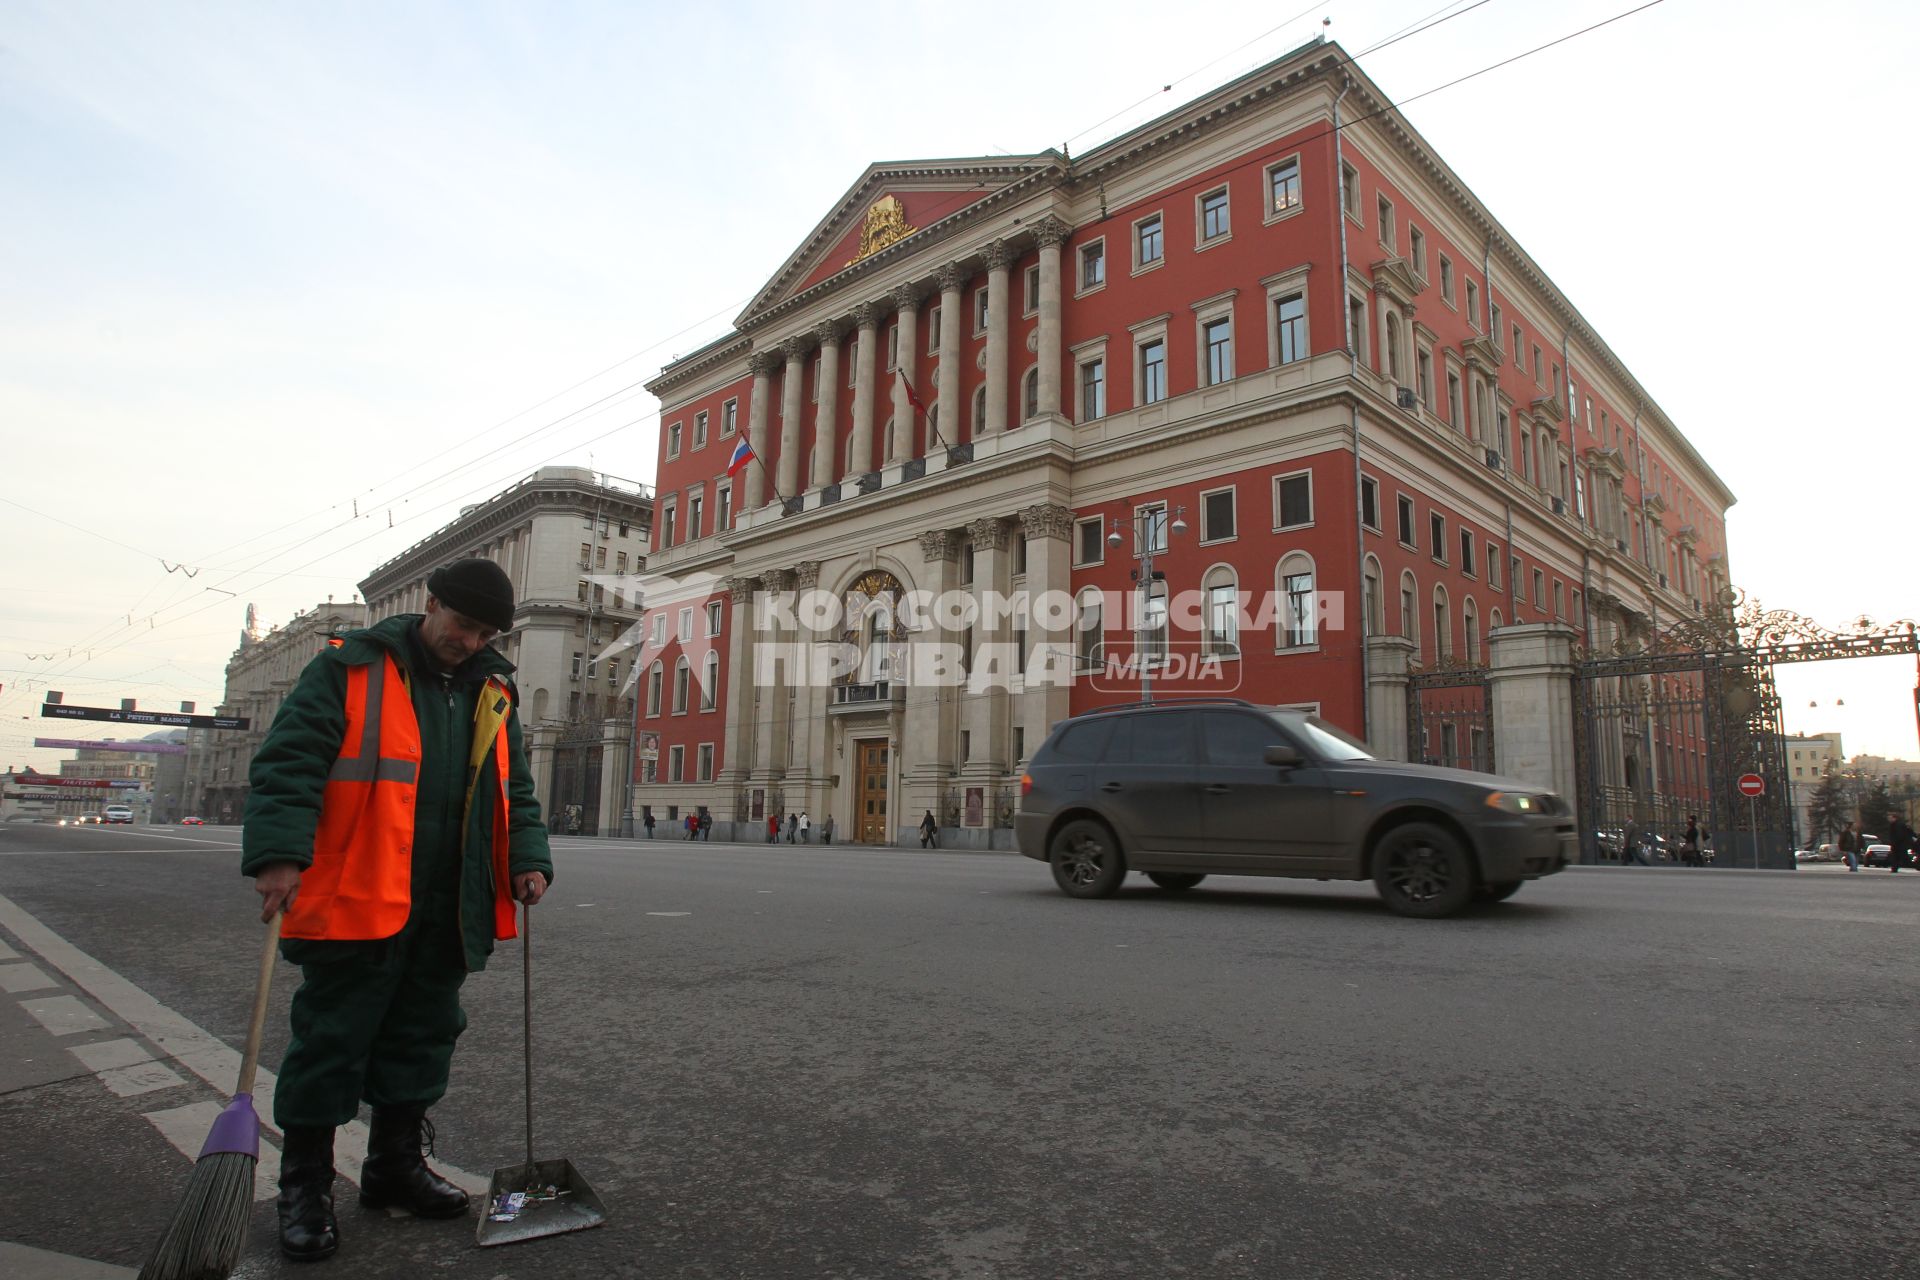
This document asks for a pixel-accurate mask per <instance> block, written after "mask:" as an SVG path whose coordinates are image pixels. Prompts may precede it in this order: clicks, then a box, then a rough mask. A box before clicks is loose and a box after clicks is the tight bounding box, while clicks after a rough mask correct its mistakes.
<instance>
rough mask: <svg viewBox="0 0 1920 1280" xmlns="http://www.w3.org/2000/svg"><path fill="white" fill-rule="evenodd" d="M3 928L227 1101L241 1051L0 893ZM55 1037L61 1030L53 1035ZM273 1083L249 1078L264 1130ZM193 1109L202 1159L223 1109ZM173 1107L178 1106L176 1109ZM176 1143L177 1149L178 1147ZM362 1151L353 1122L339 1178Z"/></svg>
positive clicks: (339, 1142) (339, 1149)
mask: <svg viewBox="0 0 1920 1280" xmlns="http://www.w3.org/2000/svg"><path fill="white" fill-rule="evenodd" d="M0 927H4V928H5V929H6V930H7V931H8V932H9V933H11V934H13V936H14V937H16V938H18V939H20V941H21V942H22V943H23V944H25V945H26V946H27V947H29V948H31V949H32V950H33V951H35V952H38V953H39V955H40V957H41V959H43V960H45V961H46V962H47V963H48V964H50V965H52V966H53V967H54V968H55V969H57V970H59V971H60V972H61V973H63V974H65V975H66V977H67V980H68V981H69V982H71V983H73V984H74V985H75V986H77V987H79V988H80V989H81V990H83V991H85V992H86V993H87V994H88V995H90V996H92V997H93V998H94V999H95V1000H97V1001H99V1003H100V1004H101V1005H102V1006H103V1007H104V1008H105V1009H106V1010H107V1011H108V1012H109V1013H111V1014H113V1015H114V1016H115V1017H117V1018H119V1019H120V1020H121V1021H122V1022H125V1023H126V1024H127V1025H128V1026H130V1027H132V1028H133V1029H134V1031H135V1032H137V1033H138V1034H140V1035H141V1036H143V1037H145V1038H146V1039H147V1040H148V1041H150V1042H152V1043H153V1044H154V1045H157V1046H158V1047H159V1049H160V1051H161V1053H162V1054H164V1055H166V1057H167V1058H168V1059H169V1060H171V1061H172V1062H175V1063H177V1064H178V1065H180V1066H183V1067H185V1068H186V1069H187V1070H189V1071H191V1072H193V1074H195V1075H197V1076H199V1077H200V1078H201V1079H202V1080H205V1081H206V1082H207V1083H208V1084H210V1085H212V1086H213V1087H214V1088H215V1089H216V1090H218V1091H219V1092H220V1094H221V1096H222V1097H225V1096H227V1094H228V1091H229V1090H231V1089H232V1088H233V1082H234V1080H235V1079H236V1078H237V1077H238V1076H239V1074H240V1053H239V1051H238V1050H236V1049H231V1048H229V1047H228V1046H227V1045H226V1044H225V1043H224V1042H222V1041H221V1040H219V1039H218V1038H216V1037H215V1036H213V1035H211V1034H209V1033H208V1032H206V1031H203V1030H201V1028H200V1027H199V1026H198V1025H196V1024H195V1023H194V1022H192V1021H191V1020H189V1019H187V1018H185V1017H183V1016H181V1015H180V1014H178V1013H176V1012H174V1011H173V1010H172V1009H169V1008H168V1007H167V1006H166V1005H163V1004H161V1003H160V1002H159V1001H158V1000H155V999H154V998H153V997H152V996H150V995H148V994H147V993H146V992H145V991H143V990H141V989H140V988H139V987H136V986H135V985H134V984H133V983H131V982H128V981H127V980H126V979H125V978H122V977H121V976H120V975H119V974H117V973H115V972H114V971H113V970H111V969H109V968H107V967H106V966H105V965H103V964H101V963H100V962H99V961H98V960H95V959H94V958H93V957H92V956H89V955H88V954H87V953H86V952H84V951H82V950H80V948H78V947H76V946H74V945H73V944H72V943H70V942H68V941H67V940H66V939H65V938H62V937H61V936H60V935H59V934H57V933H55V932H54V931H53V930H51V929H49V928H47V927H46V926H45V925H43V924H41V923H40V922H39V921H38V920H36V919H35V918H34V917H33V916H32V915H31V914H29V913H28V912H26V911H24V910H22V909H21V908H20V906H19V905H18V904H16V903H15V902H13V901H12V900H11V899H9V898H6V897H4V896H0ZM58 998H59V999H64V1000H66V1001H68V1002H70V1003H71V1004H72V1005H73V1006H74V1007H75V1008H76V1009H78V1010H80V1011H81V1012H82V1013H84V1014H85V1015H86V1016H87V1017H89V1018H92V1019H93V1022H94V1024H95V1025H96V1026H101V1027H104V1026H106V1025H108V1024H107V1023H106V1022H104V1021H102V1020H101V1019H99V1018H97V1017H94V1015H93V1014H92V1013H90V1012H88V1011H87V1010H86V1007H85V1006H84V1005H82V1004H80V1002H79V1001H78V1000H75V999H74V998H73V997H72V996H63V997H58ZM21 1003H22V1004H23V1005H27V1004H31V1003H35V1002H31V1001H22V1002H21ZM30 1011H31V1010H30ZM35 1016H38V1015H37V1014H36V1015H35ZM43 1021H44V1019H43ZM87 1029H90V1028H83V1027H76V1028H75V1030H87ZM55 1034H56V1035H58V1034H63V1033H61V1032H55ZM83 1061H84V1059H83ZM275 1081H276V1077H275V1076H274V1073H273V1072H271V1071H269V1070H267V1069H266V1068H265V1067H264V1066H263V1067H261V1068H260V1070H259V1075H258V1076H257V1077H256V1078H255V1080H254V1087H253V1109H254V1111H255V1112H256V1113H257V1114H258V1115H259V1116H260V1117H261V1120H262V1122H263V1124H265V1125H266V1126H267V1127H268V1128H269V1130H271V1127H272V1121H273V1089H274V1084H275ZM196 1105H200V1106H207V1107H212V1108H213V1110H212V1112H211V1113H209V1114H208V1116H207V1119H206V1121H205V1123H203V1124H202V1125H201V1126H200V1131H199V1133H198V1134H197V1135H195V1136H194V1137H193V1139H192V1142H191V1144H190V1145H191V1150H189V1149H188V1148H187V1147H184V1146H183V1147H181V1150H182V1151H185V1152H186V1154H187V1155H188V1156H189V1157H192V1156H197V1155H198V1154H199V1152H200V1143H201V1142H202V1141H203V1140H204V1139H205V1138H206V1135H207V1129H208V1128H210V1127H211V1126H212V1124H213V1119H212V1117H213V1116H214V1115H218V1114H219V1110H220V1108H219V1105H218V1104H215V1103H200V1104H196ZM175 1110H179V1109H178V1108H175ZM156 1114H159V1113H156ZM157 1123H158V1122H156V1125H157ZM175 1145H176V1146H179V1145H180V1144H179V1143H175ZM366 1154H367V1126H366V1125H364V1124H361V1123H360V1122H359V1121H357V1120H356V1121H354V1122H353V1123H351V1124H347V1125H342V1126H341V1128H340V1131H339V1133H338V1135H337V1136H336V1138H335V1141H334V1167H335V1168H336V1169H338V1170H339V1171H340V1174H341V1175H342V1176H343V1177H345V1178H347V1179H348V1180H349V1181H352V1182H355V1183H357V1182H359V1180H360V1166H361V1164H362V1163H363V1162H364V1161H365V1159H366ZM266 1163H267V1156H266V1148H265V1147H264V1146H263V1147H262V1148H261V1164H262V1165H265V1164H266ZM432 1164H433V1167H434V1169H435V1170H437V1171H438V1172H439V1173H440V1175H441V1176H442V1177H444V1178H445V1179H446V1180H447V1181H449V1182H451V1183H453V1184H454V1185H455V1186H457V1187H459V1188H460V1189H461V1190H463V1191H465V1192H467V1193H468V1194H469V1195H484V1194H485V1193H486V1191H487V1187H488V1186H489V1184H490V1183H491V1181H492V1179H491V1178H488V1177H482V1176H481V1175H479V1174H475V1173H468V1172H467V1171H466V1170H464V1169H458V1168H455V1167H454V1166H452V1165H448V1164H442V1163H441V1162H440V1161H439V1160H438V1159H437V1158H436V1159H435V1160H433V1162H432ZM273 1167H274V1170H275V1173H274V1177H275V1178H276V1179H277V1178H278V1177H279V1173H278V1170H279V1155H278V1154H277V1153H276V1154H275V1155H274V1158H273Z"/></svg>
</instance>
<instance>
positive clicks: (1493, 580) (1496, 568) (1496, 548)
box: [1487, 542, 1500, 591]
mask: <svg viewBox="0 0 1920 1280" xmlns="http://www.w3.org/2000/svg"><path fill="white" fill-rule="evenodd" d="M1487 585H1488V586H1490V587H1492V588H1493V589H1494V590H1495V591H1498V590H1499V589H1500V544H1499V543H1497V542H1489V543H1488V544H1487Z"/></svg>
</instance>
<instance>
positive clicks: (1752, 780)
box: [1739, 773, 1767, 796]
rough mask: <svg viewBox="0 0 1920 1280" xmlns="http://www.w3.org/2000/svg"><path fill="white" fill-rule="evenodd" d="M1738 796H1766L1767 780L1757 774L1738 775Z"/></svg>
mask: <svg viewBox="0 0 1920 1280" xmlns="http://www.w3.org/2000/svg"><path fill="white" fill-rule="evenodd" d="M1739 786H1740V794H1741V795H1743V796H1763V795H1765V794H1767V780H1766V779H1765V778H1763V777H1761V776H1760V775H1759V774H1757V773H1743V774H1741V775H1740V783H1739Z"/></svg>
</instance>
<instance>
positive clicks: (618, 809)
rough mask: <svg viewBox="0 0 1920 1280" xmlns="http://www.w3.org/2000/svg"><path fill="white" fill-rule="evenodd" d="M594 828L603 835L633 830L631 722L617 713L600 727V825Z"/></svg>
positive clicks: (631, 831) (626, 833)
mask: <svg viewBox="0 0 1920 1280" xmlns="http://www.w3.org/2000/svg"><path fill="white" fill-rule="evenodd" d="M623 769H624V770H625V771H626V773H625V775H624V776H623V775H622V773H621V770H623ZM595 830H596V831H598V832H599V833H600V834H601V835H603V836H630V835H632V834H633V724H632V722H631V721H627V720H622V719H621V718H619V717H618V716H615V717H613V718H612V719H609V720H607V721H606V722H605V723H603V724H602V725H601V727H600V825H599V826H598V827H596V828H595Z"/></svg>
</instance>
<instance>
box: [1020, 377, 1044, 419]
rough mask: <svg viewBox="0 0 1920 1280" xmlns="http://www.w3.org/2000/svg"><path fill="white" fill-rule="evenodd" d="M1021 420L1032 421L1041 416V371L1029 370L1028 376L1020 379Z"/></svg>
mask: <svg viewBox="0 0 1920 1280" xmlns="http://www.w3.org/2000/svg"><path fill="white" fill-rule="evenodd" d="M1020 410H1021V420H1022V421H1030V420H1032V419H1034V418H1037V417H1039V416H1040V370H1039V369H1038V368H1033V369H1029V370H1027V376H1026V377H1024V378H1022V379H1020Z"/></svg>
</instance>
